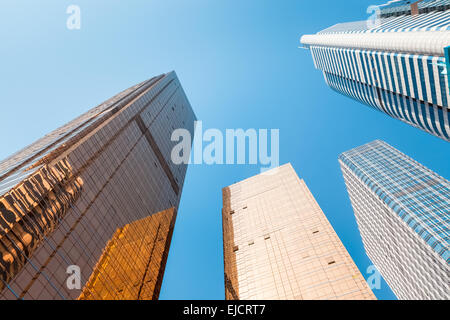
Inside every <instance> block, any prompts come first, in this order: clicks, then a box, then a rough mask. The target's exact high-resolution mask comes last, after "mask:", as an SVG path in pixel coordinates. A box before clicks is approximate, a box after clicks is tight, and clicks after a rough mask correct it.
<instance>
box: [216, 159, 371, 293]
mask: <svg viewBox="0 0 450 320" xmlns="http://www.w3.org/2000/svg"><path fill="white" fill-rule="evenodd" d="M222 192H223V209H222V218H223V242H224V245H223V246H224V262H225V297H226V299H228V300H237V299H242V300H254V299H270V300H277V299H295V300H311V299H375V296H374V295H373V293H372V291H371V290H370V288H369V286H368V285H367V283H366V282H365V280H364V278H363V276H362V275H361V273H360V272H359V270H358V268H357V267H356V265H355V263H354V262H353V260H352V258H351V257H350V255H349V254H348V252H347V250H346V249H345V247H344V245H343V244H342V242H341V241H340V240H339V238H338V236H337V235H336V233H335V232H334V230H333V228H332V226H331V224H330V223H329V222H328V220H327V218H326V217H325V215H324V213H323V212H322V210H321V209H320V207H319V205H318V204H317V202H316V201H315V199H314V197H313V195H312V194H311V192H310V191H309V189H308V187H307V186H306V184H305V182H304V181H303V180H300V179H299V178H298V176H297V174H296V173H295V171H294V169H293V168H292V166H291V165H290V164H287V165H284V166H281V167H279V168H275V169H272V170H271V171H268V172H267V173H263V174H260V175H257V176H254V177H252V178H249V179H247V180H244V181H241V182H238V183H236V184H233V185H231V186H229V187H226V188H224V189H223V190H222Z"/></svg>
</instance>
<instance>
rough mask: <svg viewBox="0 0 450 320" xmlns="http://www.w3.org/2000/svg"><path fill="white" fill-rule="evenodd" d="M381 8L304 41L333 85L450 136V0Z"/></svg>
mask: <svg viewBox="0 0 450 320" xmlns="http://www.w3.org/2000/svg"><path fill="white" fill-rule="evenodd" d="M411 2H413V3H411ZM377 11H378V15H377V18H376V19H369V20H368V21H360V22H351V23H339V24H336V25H334V26H332V27H330V28H328V29H325V30H323V31H320V32H319V33H317V34H314V35H305V36H303V37H302V38H301V43H302V44H303V46H304V47H305V48H307V49H310V51H311V54H312V57H313V60H314V65H315V67H316V68H317V69H320V70H322V71H323V75H324V78H325V81H326V83H327V84H328V85H329V86H330V87H331V88H332V89H334V90H336V91H337V92H339V93H342V94H345V95H347V96H349V97H351V98H353V99H356V100H357V101H359V102H362V103H364V104H367V105H369V106H371V107H372V108H374V109H375V110H378V111H381V112H384V113H386V114H387V115H389V116H391V117H393V118H395V119H398V120H401V121H403V122H405V123H408V124H410V125H412V126H414V127H417V128H420V129H422V130H424V131H426V132H428V133H431V134H433V135H435V136H437V137H439V138H442V139H444V140H446V141H450V125H449V122H450V107H449V101H450V93H449V91H450V88H449V83H450V81H449V73H448V72H447V67H446V64H447V65H448V64H449V61H448V58H447V61H446V59H445V54H444V50H445V48H446V47H448V46H449V45H450V3H449V1H448V0H423V1H416V2H414V1H409V0H408V1H407V0H405V1H395V2H390V3H389V4H388V5H385V6H380V7H379V8H378V10H377Z"/></svg>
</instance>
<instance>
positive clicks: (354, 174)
mask: <svg viewBox="0 0 450 320" xmlns="http://www.w3.org/2000/svg"><path fill="white" fill-rule="evenodd" d="M339 162H340V165H341V168H342V172H343V175H344V179H345V182H346V185H347V190H348V193H349V196H350V200H351V203H352V206H353V210H354V212H355V216H356V220H357V222H358V227H359V229H360V232H361V236H362V239H363V243H364V246H365V248H366V251H367V254H368V255H369V257H370V258H371V260H372V261H373V262H374V264H375V265H376V266H377V268H378V270H380V272H381V274H382V275H383V277H384V278H385V279H386V282H387V283H388V284H389V285H390V287H391V289H392V290H393V291H394V293H395V294H396V295H397V297H398V298H399V299H449V298H450V286H449V284H450V276H449V275H450V267H449V263H450V250H449V244H450V238H449V227H450V224H449V217H450V205H449V203H450V183H449V181H447V180H446V179H444V178H442V177H440V176H439V175H437V174H436V173H434V172H433V171H431V170H429V169H427V168H426V167H424V166H422V165H421V164H420V163H418V162H416V161H414V160H413V159H411V158H409V157H408V156H406V155H404V154H403V153H401V152H399V151H398V150H396V149H394V148H393V147H391V146H390V145H388V144H387V143H385V142H383V141H379V140H377V141H374V142H371V143H368V144H366V145H363V146H360V147H357V148H355V149H353V150H350V151H347V152H344V153H343V154H342V155H341V156H340V157H339Z"/></svg>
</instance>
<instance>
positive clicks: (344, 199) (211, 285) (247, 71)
mask: <svg viewBox="0 0 450 320" xmlns="http://www.w3.org/2000/svg"><path fill="white" fill-rule="evenodd" d="M373 2H374V3H373ZM383 2H386V1H383V0H380V1H378V3H383ZM378 3H377V1H376V0H371V1H367V0H345V1H332V0H329V1H326V0H324V1H306V0H283V1H279V0H278V1H276V0H271V1H269V0H245V1H242V0H189V1H186V0H178V1H175V0H147V1H138V0H121V1H118V0H96V1H92V0H70V1H65V0H42V1H35V0H28V1H25V0H10V1H5V0H2V1H1V2H0V41H1V46H0V88H1V89H0V101H1V102H0V119H1V125H0V135H1V137H2V142H1V148H0V158H2V159H3V158H5V157H7V156H8V155H10V154H11V153H13V152H15V151H17V150H18V149H20V148H22V147H24V146H25V145H27V144H30V143H32V142H33V141H34V140H36V139H38V138H39V137H41V136H43V135H45V134H46V133H48V132H49V131H51V130H53V129H55V128H57V127H59V126H60V125H63V124H64V123H66V122H68V121H70V120H71V119H73V118H75V117H76V116H78V115H79V114H81V113H82V112H84V111H87V110H88V109H90V108H92V107H94V106H96V105H98V104H99V103H101V102H102V101H104V100H106V99H108V98H110V97H111V96H113V95H114V94H116V93H117V92H119V91H121V90H123V89H125V88H127V87H129V86H131V85H134V84H136V83H138V82H140V81H143V80H145V79H148V78H150V77H152V76H154V75H157V74H161V73H165V72H168V71H171V70H175V71H176V72H177V74H178V77H179V79H180V81H181V83H182V85H183V87H184V89H185V91H186V93H187V95H188V98H189V99H190V102H191V104H192V107H193V108H194V111H195V113H196V115H197V117H198V119H199V120H202V121H203V127H204V128H205V129H208V128H218V129H221V130H225V129H226V128H231V129H233V128H243V129H248V128H256V129H259V128H268V129H270V128H277V129H280V162H281V163H282V164H283V163H287V162H291V163H292V165H293V167H294V168H295V170H296V171H297V173H298V175H299V176H300V177H301V178H303V179H304V180H305V181H306V183H307V185H308V186H309V188H310V189H311V192H312V193H313V194H314V196H315V198H316V199H317V201H318V203H319V205H320V206H321V207H322V209H323V211H324V212H325V214H326V215H327V217H328V219H329V220H330V222H331V224H332V225H333V227H334V228H335V230H336V232H337V234H338V235H339V237H340V238H341V240H342V242H343V243H344V245H345V246H346V248H347V250H348V251H349V252H350V254H351V256H352V257H353V259H354V260H355V262H356V264H357V265H358V267H359V269H360V270H361V272H362V273H363V275H364V277H366V278H367V276H368V274H367V273H366V269H367V267H368V266H369V265H370V264H371V263H370V260H369V259H368V258H367V256H366V255H365V253H364V249H363V246H362V243H361V239H360V236H359V232H358V229H357V225H356V222H355V219H354V215H353V211H352V208H351V205H350V201H349V199H348V196H347V193H346V190H345V185H344V181H343V178H342V175H341V172H340V169H339V165H338V161H337V157H338V155H339V154H340V153H341V152H343V151H346V150H349V149H351V148H353V147H356V146H358V145H361V144H364V143H367V142H370V141H372V140H375V139H382V140H384V141H386V142H387V143H389V144H391V145H392V146H394V147H396V148H398V149H399V150H401V151H402V152H404V153H406V154H408V155H409V156H411V157H413V158H414V159H416V160H417V161H419V162H421V163H422V164H424V165H426V166H428V167H429V168H431V169H432V170H434V171H436V172H437V173H439V174H440V175H441V176H443V177H445V178H447V179H448V178H449V177H450V166H449V165H448V159H449V158H450V149H449V145H448V143H446V142H445V141H443V140H440V139H438V138H436V137H434V136H431V135H429V134H427V133H424V132H422V131H420V130H418V129H415V128H413V127H410V126H408V125H406V124H404V123H402V122H400V121H398V120H394V119H391V118H389V117H388V116H386V115H384V114H382V113H378V112H376V111H374V110H372V109H371V108H369V107H367V106H364V105H361V104H359V103H357V102H355V101H353V100H351V99H349V98H347V97H344V96H342V95H339V94H337V93H335V92H334V91H332V90H331V89H329V88H328V87H327V86H326V84H325V82H324V80H323V76H322V74H321V72H320V71H318V70H315V69H314V67H313V62H312V59H311V56H310V53H309V52H308V51H306V50H303V49H299V48H298V46H299V38H300V36H301V35H302V34H306V33H314V32H317V31H319V30H321V29H324V28H326V27H328V26H331V25H333V24H335V23H338V22H344V21H354V20H362V19H366V18H367V16H368V14H366V8H367V7H368V6H369V5H371V4H378ZM70 4H76V5H79V6H80V8H81V29H80V30H68V29H67V28H66V19H67V17H68V15H67V14H66V9H67V7H68V6H69V5H70ZM257 173H259V166H252V165H228V166H226V165H222V166H220V165H216V166H208V165H191V166H190V167H189V170H188V174H187V179H186V183H185V186H184V190H183V196H182V200H181V206H180V208H179V215H178V220H177V224H176V228H175V232H174V236H173V241H172V247H171V251H170V255H169V259H168V263H167V268H166V273H165V278H164V282H163V288H162V293H161V298H162V299H223V298H224V284H223V256H222V227H221V205H222V193H221V189H222V187H225V186H228V185H230V184H232V183H234V182H237V181H240V180H242V179H245V178H248V177H250V176H252V175H255V174H257ZM374 292H375V294H376V295H377V297H378V298H379V299H392V298H395V296H394V295H393V294H392V292H391V291H390V289H389V288H388V287H387V285H386V284H385V283H384V282H383V283H382V287H381V289H380V290H375V291H374Z"/></svg>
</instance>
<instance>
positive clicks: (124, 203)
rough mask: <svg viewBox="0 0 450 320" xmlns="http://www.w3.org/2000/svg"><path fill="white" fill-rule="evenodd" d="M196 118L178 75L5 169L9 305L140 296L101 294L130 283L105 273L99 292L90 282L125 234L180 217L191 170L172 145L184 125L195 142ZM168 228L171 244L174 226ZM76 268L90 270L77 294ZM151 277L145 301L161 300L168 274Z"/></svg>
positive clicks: (2, 285)
mask: <svg viewBox="0 0 450 320" xmlns="http://www.w3.org/2000/svg"><path fill="white" fill-rule="evenodd" d="M194 121H195V115H194V113H193V111H192V108H191V106H190V104H189V101H188V100H187V97H186V95H185V93H184V91H183V89H182V87H181V85H180V82H179V80H178V78H177V76H176V74H175V73H174V72H171V73H168V74H164V75H161V76H158V77H154V78H152V79H150V80H148V81H145V82H143V83H140V84H138V85H136V86H134V87H132V88H130V89H127V90H125V91H123V92H121V93H119V94H118V95H116V96H115V97H113V98H111V99H109V100H108V101H106V102H104V103H103V104H101V105H100V106H98V107H96V108H94V109H92V110H90V111H89V112H87V113H86V114H84V115H82V116H80V117H79V118H77V119H75V120H73V121H72V122H70V123H68V124H67V125H65V126H63V127H61V128H59V129H57V130H55V131H54V132H52V133H50V134H48V135H46V136H45V137H44V138H42V139H40V140H39V141H37V142H36V143H34V144H33V145H31V146H28V147H27V148H25V149H23V150H22V151H20V152H18V153H16V154H14V155H13V156H11V157H10V158H8V159H6V160H5V161H3V162H1V163H0V225H1V229H0V253H1V257H2V259H0V279H1V282H0V298H1V299H17V298H19V299H77V298H79V297H80V295H81V294H82V293H83V295H82V297H84V298H88V297H87V296H86V292H83V288H90V290H91V292H90V294H91V296H90V298H93V297H95V298H108V299H109V298H110V299H116V298H117V299H120V298H127V297H131V296H132V294H131V293H128V295H126V296H125V293H124V294H123V295H121V294H119V292H116V294H115V295H114V292H109V294H110V295H105V294H104V293H102V292H95V290H96V289H97V288H107V287H108V288H110V290H111V288H113V289H117V291H119V290H120V289H121V288H122V290H125V289H123V287H124V286H125V283H126V281H127V279H126V277H122V280H123V281H124V282H122V283H121V284H118V283H116V282H114V283H115V286H112V287H111V285H112V284H111V283H110V284H108V283H106V282H108V281H109V280H110V279H109V278H110V277H109V274H107V275H106V276H105V277H107V278H108V279H109V280H108V281H106V278H105V277H103V276H99V277H97V278H96V279H97V280H96V284H95V285H93V282H92V281H90V282H88V281H89V279H91V280H92V279H93V277H95V274H96V272H95V270H99V269H98V268H99V267H100V265H99V261H102V257H103V258H104V257H105V254H106V253H107V252H108V250H109V249H108V248H109V247H108V243H111V241H113V242H114V240H113V239H115V238H114V237H115V235H116V232H117V229H119V228H129V226H135V224H134V223H138V222H137V221H140V223H139V224H140V225H141V226H140V227H139V228H138V229H139V230H141V229H142V228H148V231H147V232H148V233H149V234H153V233H152V232H154V230H153V228H154V225H155V223H156V222H155V221H156V220H154V219H151V220H149V221H150V222H148V223H146V222H145V221H146V220H142V219H145V218H147V217H149V216H152V215H154V214H155V213H158V212H164V211H165V210H168V209H170V208H174V210H175V212H176V209H177V208H178V204H179V200H180V196H181V191H182V187H183V183H184V178H185V173H186V169H187V165H186V164H180V165H175V164H174V163H173V162H172V161H171V159H170V157H171V150H172V147H173V146H174V144H175V142H172V141H171V139H170V138H171V134H172V132H173V130H174V129H176V128H185V129H187V130H188V131H190V132H191V136H193V131H194ZM173 219H175V218H173ZM161 223H162V222H161ZM130 228H131V227H130ZM164 230H165V231H164V232H165V233H164V235H163V236H162V237H163V238H165V239H166V242H167V239H169V238H170V235H171V228H169V229H167V228H165V229H164ZM158 237H160V235H159V234H158ZM141 240H142V241H147V240H149V239H147V238H145V237H143V238H142V239H141ZM148 242H149V243H150V242H152V241H148ZM125 243H126V241H125ZM168 243H170V240H169V241H168ZM126 245H128V246H130V247H132V245H131V244H126ZM156 247H158V248H160V247H159V246H156ZM161 248H162V247H161ZM161 248H160V249H158V253H157V255H158V256H161V257H165V256H166V255H167V251H168V248H165V249H164V250H165V251H164V252H162V251H161V250H162V249H161ZM142 252H144V251H142ZM145 252H147V251H145ZM128 259H130V261H131V259H134V257H133V255H130V256H129V257H128ZM146 259H147V258H146ZM164 259H165V258H164ZM164 259H163V260H164ZM130 261H129V262H130ZM147 261H153V260H152V259H150V260H147ZM152 263H153V262H152ZM100 264H101V263H100ZM164 264H165V263H160V264H159V266H160V267H159V268H160V270H161V271H162V272H163V269H164ZM156 265H158V264H156ZM71 266H76V267H78V268H79V270H80V273H79V275H77V277H78V279H77V280H78V281H79V282H80V286H79V287H78V288H75V289H74V288H69V286H68V283H67V279H68V277H69V276H70V274H68V270H69V269H70V268H71ZM141 266H142V265H141ZM152 266H153V265H152ZM145 270H147V271H148V272H147V273H146V278H145V280H144V281H147V280H151V281H153V282H154V283H153V284H152V285H154V288H153V289H152V290H144V292H143V293H142V296H141V297H142V298H150V297H151V298H156V297H157V296H158V294H159V287H160V285H161V280H160V278H161V277H162V274H161V272H159V271H158V272H157V270H156V269H155V268H153V267H152V268H150V267H149V268H147V269H145ZM141 271H142V270H141ZM123 276H125V275H123ZM132 280H134V278H133V279H132V278H130V280H129V281H132ZM99 281H104V282H105V283H103V284H101V283H100V282H99ZM75 282H76V281H75ZM149 283H151V282H149ZM128 285H129V284H128ZM119 287H120V288H119Z"/></svg>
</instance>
